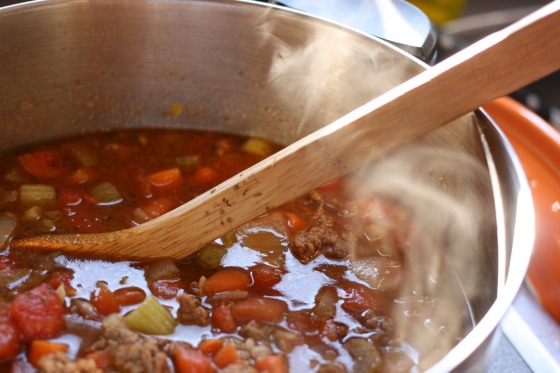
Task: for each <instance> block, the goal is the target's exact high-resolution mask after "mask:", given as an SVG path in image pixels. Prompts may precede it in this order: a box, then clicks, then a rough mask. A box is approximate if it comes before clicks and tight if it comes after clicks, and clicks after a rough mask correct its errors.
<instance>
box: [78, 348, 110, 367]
mask: <svg viewBox="0 0 560 373" xmlns="http://www.w3.org/2000/svg"><path fill="white" fill-rule="evenodd" d="M84 358H85V359H90V360H93V361H94V362H95V366H96V367H97V368H99V369H101V370H106V369H107V368H109V365H111V354H110V353H109V351H108V350H97V351H93V352H90V353H88V354H86V355H85V356H84Z"/></svg>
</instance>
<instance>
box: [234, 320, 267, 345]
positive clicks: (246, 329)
mask: <svg viewBox="0 0 560 373" xmlns="http://www.w3.org/2000/svg"><path fill="white" fill-rule="evenodd" d="M270 332H271V328H270V327H269V326H266V325H263V324H261V323H260V322H258V321H255V320H251V321H249V322H248V323H247V324H245V325H243V326H242V327H241V329H240V330H239V335H241V336H242V337H245V338H252V339H253V340H255V341H264V340H268V337H269V335H270Z"/></svg>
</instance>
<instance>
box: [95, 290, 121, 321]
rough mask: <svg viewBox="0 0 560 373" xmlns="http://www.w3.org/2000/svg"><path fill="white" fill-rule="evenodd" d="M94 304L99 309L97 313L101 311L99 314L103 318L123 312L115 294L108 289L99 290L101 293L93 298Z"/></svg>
mask: <svg viewBox="0 0 560 373" xmlns="http://www.w3.org/2000/svg"><path fill="white" fill-rule="evenodd" d="M92 303H93V305H94V306H95V308H97V311H99V313H100V314H102V315H103V316H108V315H110V314H112V313H118V312H120V311H121V305H120V304H119V302H118V300H117V297H116V296H115V293H113V292H112V291H111V290H110V289H109V288H107V287H102V288H100V289H99V292H98V293H97V294H96V295H95V296H94V297H93V302H92Z"/></svg>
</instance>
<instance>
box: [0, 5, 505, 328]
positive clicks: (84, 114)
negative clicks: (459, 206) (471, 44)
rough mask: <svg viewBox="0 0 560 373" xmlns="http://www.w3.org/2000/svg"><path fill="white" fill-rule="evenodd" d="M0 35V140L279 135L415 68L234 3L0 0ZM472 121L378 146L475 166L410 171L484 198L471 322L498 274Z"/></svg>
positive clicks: (486, 303) (489, 196) (7, 144)
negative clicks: (2, 0) (138, 132)
mask: <svg viewBox="0 0 560 373" xmlns="http://www.w3.org/2000/svg"><path fill="white" fill-rule="evenodd" d="M0 40H2V43H1V44H0V61H2V71H1V72H0V123H1V124H2V132H3V135H2V136H1V137H0V150H6V149H10V148H14V147H17V146H21V145H24V144H29V143H32V142H35V141H39V140H45V139H48V138H55V137H60V136H66V135H70V134H77V133H85V132H90V131H100V130H109V129H115V128H134V127H184V128H197V129H204V130H218V131H228V132H234V133H240V134H252V135H257V136H262V137H265V138H268V139H272V140H274V141H276V142H280V143H283V144H289V143H291V142H293V141H295V140H297V139H298V138H301V137H302V136H304V135H306V134H308V133H310V132H312V131H314V130H316V129H318V128H320V127H322V126H324V125H326V124H328V123H329V122H331V121H332V120H334V119H336V118H337V117H339V116H340V115H342V114H344V113H346V112H348V111H350V110H351V109H353V108H355V107H357V106H359V105H361V104H363V103H365V102H367V101H368V100H370V99H372V98H374V97H376V96H378V95H379V94H381V93H383V92H385V91H386V90H388V89H390V88H391V87H393V86H395V85H397V84H399V83H400V82H402V81H404V80H405V79H407V78H409V77H411V76H413V75H414V74H417V73H419V72H420V71H421V70H422V69H423V68H424V67H423V66H421V65H420V64H419V63H417V62H416V61H414V60H411V59H410V58H408V57H407V56H405V55H404V54H402V53H401V52H400V51H398V50H396V49H394V48H392V47H390V46H388V45H386V44H384V43H382V42H379V41H377V40H374V39H372V38H370V37H369V36H366V35H362V34H358V33H355V32H352V31H349V30H347V29H344V28H341V27H338V26H334V25H332V24H328V23H325V22H322V21H319V20H316V19H312V18H308V17H307V16H304V15H301V14H297V13H293V12H290V11H286V10H280V9H276V8H271V7H265V6H258V5H255V4H250V3H238V2H215V1H183V2H175V1H159V2H155V1H154V2H150V1H134V2H133V1H119V2H111V1H96V2H91V1H88V2H82V1H73V2H72V1H53V2H50V3H34V4H28V5H25V6H19V7H14V8H6V9H4V10H2V11H1V12H0ZM310 57H311V58H310ZM325 61H326V64H325V63H324V62H325ZM319 62H322V63H321V64H319ZM308 78H312V79H308ZM480 120H484V118H483V117H481V116H479V117H478V118H477V117H475V116H474V115H468V116H465V117H463V118H461V119H459V120H457V121H455V122H453V123H451V124H449V125H448V126H446V127H445V128H442V129H441V130H438V131H436V132H434V133H432V134H430V135H429V136H426V137H425V138H423V139H420V140H418V141H417V142H416V144H414V145H411V146H407V147H404V148H403V149H400V150H398V151H397V152H395V154H391V155H390V156H389V157H388V159H391V157H393V156H402V155H405V156H406V155H407V154H410V153H411V152H412V151H413V150H412V149H413V147H414V146H418V145H424V146H428V147H429V148H431V149H440V150H442V151H446V152H451V153H453V154H468V155H469V156H471V157H472V160H473V162H474V164H475V167H480V168H481V169H482V170H483V171H482V172H481V173H479V177H477V179H476V181H473V182H470V183H463V181H464V180H465V178H464V172H465V170H464V169H461V167H457V166H456V165H455V164H453V162H454V158H449V159H444V158H445V157H443V159H442V157H441V156H438V154H440V155H441V154H442V153H437V152H436V153H434V154H435V155H434V157H438V158H437V159H435V160H434V162H424V163H423V164H418V165H417V169H416V170H415V173H416V174H418V175H420V177H421V178H422V180H427V181H428V182H429V183H430V184H431V185H433V186H434V187H435V188H436V189H438V190H440V191H443V192H445V193H446V194H447V195H449V196H450V197H451V200H459V199H461V198H462V197H463V196H465V195H470V196H476V198H477V203H479V204H482V205H485V206H487V208H486V210H485V211H484V216H481V217H480V220H481V221H484V222H487V225H486V226H485V227H484V232H483V234H482V235H480V239H479V240H478V242H477V247H474V248H472V249H473V250H474V251H476V252H477V256H478V258H479V261H478V262H477V263H476V266H473V271H475V272H476V274H477V276H476V277H475V279H474V280H473V281H465V282H464V284H463V285H464V286H465V289H464V290H465V293H466V294H467V296H468V297H469V300H470V302H471V305H472V311H473V315H474V318H475V320H476V321H478V320H480V319H482V317H483V316H484V314H485V313H486V312H487V310H488V309H489V308H490V306H491V305H492V304H493V303H494V301H495V299H496V296H497V289H498V286H499V284H498V281H499V280H498V267H499V266H498V259H497V258H498V252H497V243H496V219H495V216H496V212H495V209H494V208H493V206H494V197H493V188H492V185H491V178H490V172H489V170H488V168H487V158H486V156H487V155H488V154H487V153H485V150H484V148H483V146H482V142H481V132H480V131H479V126H478V122H479V121H480ZM372 125H374V124H372ZM461 281H462V279H461Z"/></svg>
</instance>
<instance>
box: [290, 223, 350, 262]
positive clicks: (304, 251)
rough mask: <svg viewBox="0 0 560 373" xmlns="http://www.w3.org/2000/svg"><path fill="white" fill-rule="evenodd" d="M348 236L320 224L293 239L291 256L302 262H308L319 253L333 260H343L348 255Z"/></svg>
mask: <svg viewBox="0 0 560 373" xmlns="http://www.w3.org/2000/svg"><path fill="white" fill-rule="evenodd" d="M349 242H350V236H349V235H348V234H345V235H340V234H339V233H338V232H337V231H336V230H335V229H334V228H331V227H329V226H328V225H327V224H320V225H318V226H315V227H311V228H309V229H307V230H305V231H302V232H300V233H298V234H296V236H295V237H294V240H293V249H292V251H293V254H294V255H295V256H296V258H298V259H299V260H301V261H303V262H309V261H310V260H312V259H313V258H315V256H317V254H318V253H319V252H322V253H323V254H324V255H325V256H327V257H329V258H333V259H344V258H346V257H347V256H348V255H349V254H350V245H349Z"/></svg>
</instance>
